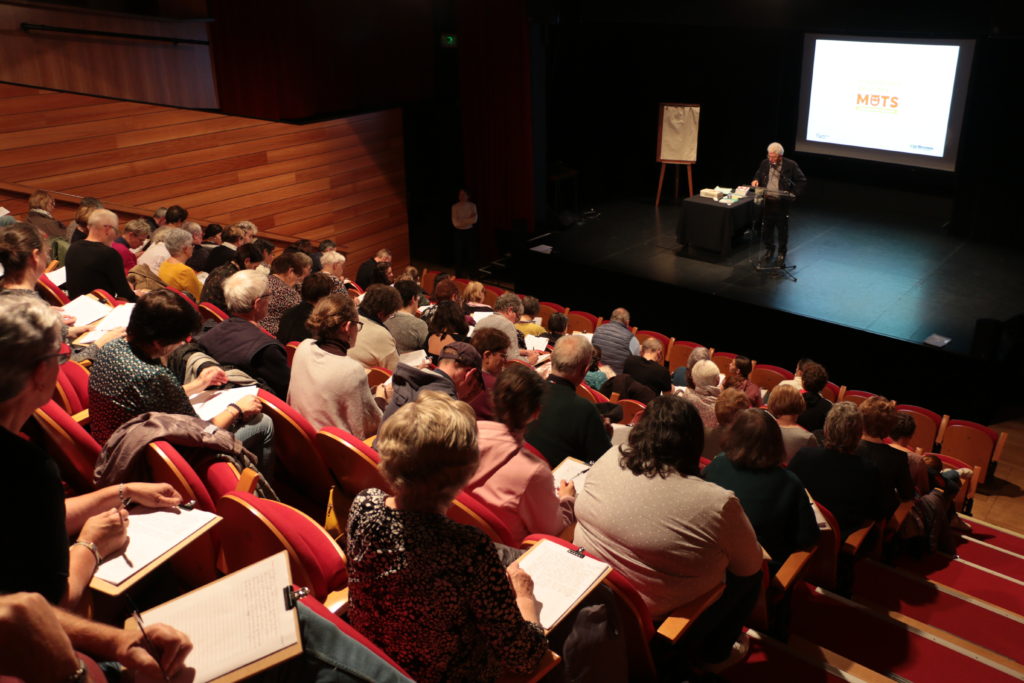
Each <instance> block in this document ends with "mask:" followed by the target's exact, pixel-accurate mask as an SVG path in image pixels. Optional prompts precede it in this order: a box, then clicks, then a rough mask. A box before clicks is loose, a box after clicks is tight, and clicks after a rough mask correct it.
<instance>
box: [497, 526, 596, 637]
mask: <svg viewBox="0 0 1024 683" xmlns="http://www.w3.org/2000/svg"><path fill="white" fill-rule="evenodd" d="M542 553H543V554H544V555H545V559H544V560H543V567H544V569H545V570H546V571H544V573H539V572H538V573H534V572H531V571H530V570H531V568H534V569H536V565H534V563H533V562H532V561H531V560H530V559H529V558H530V556H531V555H534V556H535V557H539V556H540V554H542ZM517 562H518V563H519V567H520V568H521V569H522V570H523V571H525V572H526V573H527V574H529V575H530V578H532V579H533V587H534V589H533V590H534V597H536V598H537V601H538V602H539V603H541V613H540V619H541V627H542V628H543V629H544V633H545V634H549V633H551V631H552V630H554V629H555V627H557V626H558V624H559V623H561V621H562V620H563V619H564V618H565V617H566V616H567V615H568V614H569V613H570V612H572V611H573V610H574V609H576V606H577V605H579V604H580V602H582V601H583V598H585V597H587V596H588V595H590V592H591V591H593V590H594V589H595V588H597V585H598V584H599V583H601V582H602V581H604V578H605V577H606V576H608V574H610V573H611V571H612V568H611V565H609V564H608V563H607V562H602V561H601V560H598V559H595V558H593V557H587V556H586V555H585V554H584V553H583V550H582V549H581V550H573V549H572V548H566V547H565V546H563V545H561V544H559V543H555V542H554V541H550V540H548V539H546V538H545V539H541V540H540V541H538V542H537V543H535V544H534V545H533V547H532V548H530V549H529V550H527V551H526V552H525V553H523V555H521V556H520V557H519V559H518V560H517ZM524 562H525V564H524ZM553 563H557V564H558V565H559V566H558V567H557V568H555V567H553V566H552V564H553ZM576 563H579V564H576ZM574 569H575V570H576V571H574ZM581 573H583V574H585V575H584V576H580V575H581ZM567 577H575V578H577V579H578V580H577V581H575V582H574V585H573V586H572V588H571V590H572V592H571V593H569V594H566V593H565V592H563V589H565V588H566V585H565V584H566V578H567ZM554 582H557V583H559V584H561V585H559V586H557V591H558V592H559V593H561V594H560V595H557V596H555V595H552V593H553V591H552V585H551V584H552V583H554ZM556 598H557V599H556ZM554 609H557V610H560V613H558V614H556V615H554V616H552V615H551V614H550V613H549V612H551V611H552V610H554ZM545 622H546V623H545Z"/></svg>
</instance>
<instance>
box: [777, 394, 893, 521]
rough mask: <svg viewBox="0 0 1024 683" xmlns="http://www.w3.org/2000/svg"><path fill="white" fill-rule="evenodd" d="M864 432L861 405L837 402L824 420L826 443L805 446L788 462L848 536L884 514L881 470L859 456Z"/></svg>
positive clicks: (791, 469) (812, 494)
mask: <svg viewBox="0 0 1024 683" xmlns="http://www.w3.org/2000/svg"><path fill="white" fill-rule="evenodd" d="M863 429H864V419H863V417H862V416H861V414H860V410H859V409H858V408H857V406H856V405H855V404H853V403H850V402H849V401H843V402H842V403H837V404H835V405H834V406H832V410H830V411H829V413H828V416H827V417H826V418H825V439H824V444H825V445H824V446H822V447H817V446H815V447H807V448H801V449H800V450H799V451H797V453H796V455H794V456H793V459H792V460H791V461H790V462H789V470H790V471H791V472H793V473H794V474H795V475H796V476H798V477H800V481H801V482H803V484H804V486H806V487H807V491H808V492H809V493H810V494H811V497H812V498H814V500H815V501H817V502H818V503H820V504H821V505H823V506H825V507H826V508H828V510H829V511H830V512H831V513H832V514H833V515H835V517H836V521H837V522H838V523H839V529H838V531H837V533H839V534H841V536H842V537H843V538H846V537H847V536H848V535H849V534H850V533H852V532H854V531H856V530H857V529H859V528H860V527H862V526H864V525H865V524H866V523H867V522H870V521H872V520H876V519H882V518H883V517H884V516H885V496H884V491H883V490H882V478H881V475H880V473H879V471H878V468H877V467H875V466H874V465H873V464H871V463H870V462H868V461H867V460H865V459H864V458H861V457H860V456H859V455H857V454H856V450H857V444H859V443H860V435H861V432H862V431H863Z"/></svg>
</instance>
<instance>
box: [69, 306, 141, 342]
mask: <svg viewBox="0 0 1024 683" xmlns="http://www.w3.org/2000/svg"><path fill="white" fill-rule="evenodd" d="M133 310H135V304H121V305H120V306H115V307H114V310H112V311H111V312H110V313H108V314H107V316H106V317H105V318H103V320H100V322H99V324H97V325H96V329H94V330H93V331H92V332H88V333H86V334H83V335H82V336H81V337H80V338H78V339H77V340H76V341H77V343H79V344H92V343H94V342H96V341H98V340H99V338H100V337H102V336H103V335H105V334H106V333H107V332H110V331H111V330H116V329H117V328H119V327H128V321H129V320H130V319H131V317H132V311H133Z"/></svg>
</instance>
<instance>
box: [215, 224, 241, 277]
mask: <svg viewBox="0 0 1024 683" xmlns="http://www.w3.org/2000/svg"><path fill="white" fill-rule="evenodd" d="M245 236H246V232H245V231H244V230H243V229H242V228H240V227H238V224H237V223H236V224H234V225H229V226H227V227H226V228H224V231H223V232H222V233H221V235H220V238H221V242H220V246H217V247H214V248H213V249H211V250H210V255H209V257H208V258H207V259H206V270H207V272H211V273H212V272H213V270H214V269H215V268H218V267H220V266H222V265H224V264H225V263H227V262H228V261H231V260H234V258H235V251H236V250H237V249H238V247H240V246H242V244H244V242H242V239H243V238H244V237H245Z"/></svg>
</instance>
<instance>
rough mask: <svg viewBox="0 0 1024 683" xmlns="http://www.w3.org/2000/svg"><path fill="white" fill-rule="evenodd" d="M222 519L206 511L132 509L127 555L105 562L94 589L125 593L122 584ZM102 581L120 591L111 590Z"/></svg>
mask: <svg viewBox="0 0 1024 683" xmlns="http://www.w3.org/2000/svg"><path fill="white" fill-rule="evenodd" d="M220 519H221V518H220V517H218V516H217V515H215V514H213V513H211V512H205V511H203V510H181V509H178V508H174V509H167V510H154V509H152V508H137V509H134V510H132V511H131V514H130V515H129V517H128V546H127V547H126V548H125V550H124V552H123V553H121V554H120V555H115V556H114V557H111V558H109V559H107V560H105V561H104V562H103V564H101V565H100V566H99V568H98V569H97V570H96V573H95V574H94V575H93V584H94V585H93V587H94V588H97V589H98V590H101V591H103V592H107V593H119V592H121V590H123V589H120V587H121V586H122V584H126V583H127V582H128V581H129V580H130V579H132V578H134V577H136V575H138V574H140V573H143V572H144V573H149V571H150V570H152V569H154V568H155V567H156V566H157V565H159V564H161V563H162V562H163V559H167V558H169V557H170V556H171V555H173V554H174V552H176V551H177V549H178V546H184V545H187V543H186V541H187V542H191V541H192V540H193V538H195V537H197V536H199V533H198V532H200V531H205V530H206V529H208V528H210V527H212V526H213V525H214V524H216V523H217V522H219V521H220ZM172 551H173V552H172ZM161 558H163V559H161ZM139 578H141V576H139ZM97 580H98V581H99V583H97ZM102 582H105V583H107V584H111V585H112V586H116V587H118V588H119V589H120V590H109V587H106V586H103V585H102ZM125 588H127V586H125Z"/></svg>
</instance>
